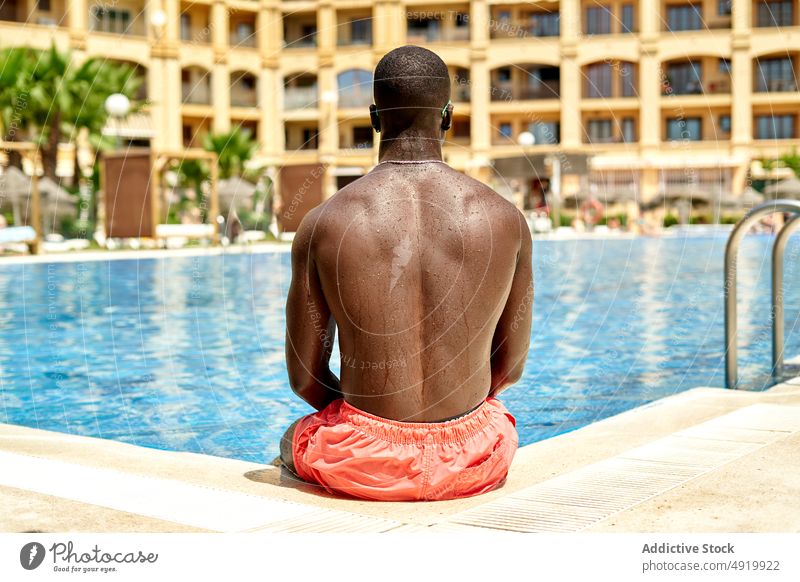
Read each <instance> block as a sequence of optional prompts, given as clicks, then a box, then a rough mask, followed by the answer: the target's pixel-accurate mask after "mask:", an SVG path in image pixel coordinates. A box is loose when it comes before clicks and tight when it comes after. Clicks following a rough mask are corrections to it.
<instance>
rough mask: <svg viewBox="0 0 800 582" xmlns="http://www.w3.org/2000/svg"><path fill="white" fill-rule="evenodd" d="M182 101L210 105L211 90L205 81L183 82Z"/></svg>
mask: <svg viewBox="0 0 800 582" xmlns="http://www.w3.org/2000/svg"><path fill="white" fill-rule="evenodd" d="M181 90H182V94H183V102H184V103H189V104H192V105H210V104H211V90H210V87H209V86H208V84H207V83H186V82H185V83H183V85H182V86H181Z"/></svg>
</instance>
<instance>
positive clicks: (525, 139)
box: [517, 131, 536, 147]
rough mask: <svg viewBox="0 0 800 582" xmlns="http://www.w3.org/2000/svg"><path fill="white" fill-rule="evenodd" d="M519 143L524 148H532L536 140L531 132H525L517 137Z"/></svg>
mask: <svg viewBox="0 0 800 582" xmlns="http://www.w3.org/2000/svg"><path fill="white" fill-rule="evenodd" d="M517 143H518V144H519V145H521V146H523V147H530V146H532V145H533V144H535V143H536V138H535V137H534V136H533V134H532V133H531V132H530V131H523V132H522V133H521V134H519V136H518V137H517Z"/></svg>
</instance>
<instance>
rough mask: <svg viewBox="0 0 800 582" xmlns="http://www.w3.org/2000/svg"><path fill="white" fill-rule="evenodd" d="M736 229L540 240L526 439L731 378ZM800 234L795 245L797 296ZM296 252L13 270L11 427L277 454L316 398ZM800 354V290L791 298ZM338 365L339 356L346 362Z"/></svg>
mask: <svg viewBox="0 0 800 582" xmlns="http://www.w3.org/2000/svg"><path fill="white" fill-rule="evenodd" d="M725 240H726V239H725V237H721V236H717V237H708V238H695V237H687V238H662V239H635V240H587V241H536V242H535V245H534V271H535V273H534V275H535V278H536V301H535V310H534V313H535V316H534V326H533V333H532V342H531V351H530V358H529V361H528V364H527V368H526V371H525V374H524V377H523V379H522V381H521V382H520V383H519V384H518V385H517V386H515V387H513V388H511V389H510V390H509V391H508V392H507V393H506V394H505V396H504V400H505V402H506V404H507V406H508V407H509V409H510V410H511V411H512V412H513V413H514V414H515V415H516V416H517V419H518V424H517V427H518V430H519V433H520V441H521V444H529V443H531V442H534V441H537V440H540V439H543V438H546V437H549V436H553V435H556V434H559V433H562V432H566V431H569V430H572V429H575V428H577V427H580V426H584V425H586V424H588V423H590V422H592V421H594V420H597V419H600V418H604V417H607V416H610V415H613V414H616V413H618V412H621V411H623V410H626V409H629V408H632V407H635V406H638V405H640V404H643V403H645V402H648V401H651V400H655V399H657V398H660V397H663V396H667V395H669V394H673V393H675V392H679V391H681V390H686V389H689V388H693V387H696V386H700V385H705V386H720V387H721V386H722V385H723V382H724V361H723V349H722V348H723V312H722V285H721V281H722V255H723V250H724V245H725ZM769 250H770V239H769V238H768V237H765V236H754V237H749V238H748V239H747V240H746V241H745V243H744V244H743V245H742V252H741V259H740V269H741V271H740V273H741V275H740V281H741V284H740V326H741V339H740V374H741V375H742V377H743V378H744V381H745V384H746V386H747V387H748V388H750V389H762V388H764V387H765V386H766V385H768V382H769V378H768V374H769V363H770V349H771V348H770V345H771V344H770V337H771V336H770V334H771V330H770V327H769ZM799 258H800V241H798V240H794V241H792V242H791V244H790V246H789V248H788V249H787V252H786V262H787V268H786V275H785V277H786V286H787V289H791V288H794V289H795V290H798V289H800V260H798V259H799ZM288 283H289V255H288V254H287V253H280V252H276V253H254V254H245V255H222V256H195V257H174V256H169V257H165V258H159V259H138V260H112V261H96V262H65V263H46V264H5V265H3V264H2V263H1V262H0V290H1V291H2V295H1V296H0V297H2V298H1V299H0V301H2V309H0V422H6V423H14V424H21V425H26V426H32V427H39V428H44V429H49V430H56V431H62V432H68V433H75V434H83V435H90V436H96V437H103V438H109V439H116V440H120V441H125V442H130V443H135V444H138V445H144V446H150V447H157V448H163V449H174V450H184V451H193V452H200V453H206V454H212V455H220V456H226V457H234V458H239V459H245V460H252V461H256V462H268V461H269V460H271V459H272V458H273V457H274V456H275V455H276V454H277V451H278V439H279V437H280V435H281V434H282V431H283V430H284V429H285V427H286V426H287V425H288V424H289V423H290V422H291V421H292V420H293V419H294V418H296V417H297V416H299V415H301V414H305V413H307V412H309V411H310V408H309V407H308V406H306V405H305V404H304V403H302V402H301V401H299V400H298V399H297V398H295V397H294V396H293V395H292V393H291V392H290V390H289V388H288V387H287V384H286V372H285V366H284V361H283V342H284V314H283V309H284V301H285V297H286V291H287V287H288ZM786 313H787V325H786V330H787V353H788V354H797V353H800V331H798V328H799V327H800V291H799V292H794V293H793V292H791V291H789V292H788V293H787V297H786ZM334 357H336V354H334Z"/></svg>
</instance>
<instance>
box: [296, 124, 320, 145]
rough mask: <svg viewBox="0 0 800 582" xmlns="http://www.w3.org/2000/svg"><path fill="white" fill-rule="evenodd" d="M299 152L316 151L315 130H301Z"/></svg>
mask: <svg viewBox="0 0 800 582" xmlns="http://www.w3.org/2000/svg"><path fill="white" fill-rule="evenodd" d="M300 149H301V150H315V149H317V130H316V129H313V128H308V127H306V128H304V129H303V143H301V144H300Z"/></svg>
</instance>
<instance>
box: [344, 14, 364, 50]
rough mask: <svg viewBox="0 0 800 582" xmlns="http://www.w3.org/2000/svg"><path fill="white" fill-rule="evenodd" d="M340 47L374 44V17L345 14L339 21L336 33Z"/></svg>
mask: <svg viewBox="0 0 800 582" xmlns="http://www.w3.org/2000/svg"><path fill="white" fill-rule="evenodd" d="M336 44H337V45H338V46H342V47H347V46H370V45H371V44H372V15H371V13H369V12H367V13H363V14H353V13H349V14H345V15H344V16H340V17H339V19H338V27H337V32H336Z"/></svg>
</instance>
